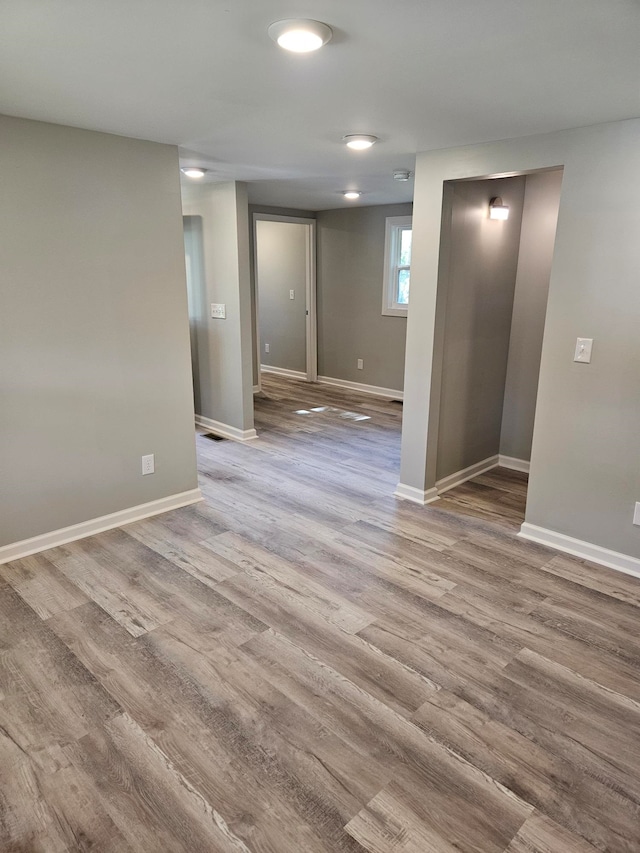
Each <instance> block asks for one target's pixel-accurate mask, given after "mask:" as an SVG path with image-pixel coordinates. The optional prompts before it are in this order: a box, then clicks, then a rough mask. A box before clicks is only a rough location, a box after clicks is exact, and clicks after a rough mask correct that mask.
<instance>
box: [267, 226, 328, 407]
mask: <svg viewBox="0 0 640 853" xmlns="http://www.w3.org/2000/svg"><path fill="white" fill-rule="evenodd" d="M259 221H267V222H285V223H286V222H292V223H298V224H301V225H306V226H307V239H306V276H305V279H306V281H305V311H306V316H305V326H306V329H305V331H306V362H307V382H317V381H318V319H317V307H316V220H315V219H312V218H310V217H303V216H281V215H279V214H273V213H254V214H253V280H254V288H255V294H254V296H255V309H256V331H255V336H254V345H255V349H254V352H255V354H256V356H257V359H256V360H257V369H258V384H257V385H256V386H254V391H261V390H262V373H261V370H260V355H261V353H260V295H259V286H258V226H257V223H258V222H259Z"/></svg>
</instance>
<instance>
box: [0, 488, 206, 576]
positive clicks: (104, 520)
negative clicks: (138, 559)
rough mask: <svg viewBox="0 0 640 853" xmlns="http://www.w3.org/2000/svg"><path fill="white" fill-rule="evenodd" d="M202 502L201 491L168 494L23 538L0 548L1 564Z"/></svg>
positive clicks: (193, 490)
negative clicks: (29, 537) (157, 498)
mask: <svg viewBox="0 0 640 853" xmlns="http://www.w3.org/2000/svg"><path fill="white" fill-rule="evenodd" d="M201 500H203V497H202V494H201V492H200V489H191V490H190V491H188V492H179V493H178V494H176V495H169V496H168V497H166V498H160V499H159V500H156V501H149V503H145V504H138V506H132V507H129V509H121V510H119V511H118V512H112V513H110V514H109V515H102V516H100V517H99V518H92V519H90V520H89V521H82V522H80V524H72V525H71V527H62V528H60V530H52V531H51V532H50V533H42V534H41V535H40V536H33V537H32V538H31V539H23V540H22V541H21V542H14V543H13V544H11V545H3V546H1V547H0V564H2V563H8V562H10V561H11V560H20V559H22V557H28V556H29V555H30V554H37V553H38V552H39V551H46V550H48V549H49V548H57V547H58V545H65V544H66V543H67V542H75V541H76V540H77V539H85V538H86V537H87V536H94V535H95V534H96V533H103V532H104V531H105V530H112V529H113V528H114V527H123V526H124V525H125V524H131V523H132V522H133V521H140V520H141V519H143V518H149V517H150V516H152V515H159V514H160V513H162V512H168V511H169V510H171V509H179V508H180V507H181V506H189V504H194V503H198V501H201Z"/></svg>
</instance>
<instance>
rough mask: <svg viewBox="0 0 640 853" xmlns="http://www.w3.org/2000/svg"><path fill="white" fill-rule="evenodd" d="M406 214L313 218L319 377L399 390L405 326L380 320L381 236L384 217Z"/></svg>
mask: <svg viewBox="0 0 640 853" xmlns="http://www.w3.org/2000/svg"><path fill="white" fill-rule="evenodd" d="M411 210H412V206H411V204H395V205H380V206H376V207H353V208H347V209H340V210H325V211H321V212H319V213H318V214H317V221H318V232H317V241H318V373H319V375H321V376H330V377H333V378H337V379H346V380H349V381H351V382H363V383H365V384H367V385H378V386H381V387H383V388H392V389H396V390H402V387H403V373H404V351H405V333H406V323H407V321H406V318H404V317H383V316H382V279H383V270H384V233H385V219H386V218H387V217H388V216H406V215H410V214H411ZM359 358H362V359H363V360H364V370H358V369H357V360H358V359H359Z"/></svg>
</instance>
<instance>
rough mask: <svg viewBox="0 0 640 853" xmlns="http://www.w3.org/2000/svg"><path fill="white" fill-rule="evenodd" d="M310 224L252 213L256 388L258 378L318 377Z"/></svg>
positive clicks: (312, 229) (258, 387) (312, 226)
mask: <svg viewBox="0 0 640 853" xmlns="http://www.w3.org/2000/svg"><path fill="white" fill-rule="evenodd" d="M315 226H316V223H315V220H313V219H304V218H302V217H288V216H276V215H270V214H264V213H256V214H254V218H253V227H254V259H253V260H254V269H255V303H254V304H255V336H256V340H255V351H256V356H257V357H256V362H257V364H256V368H257V371H256V376H255V377H254V378H255V379H256V382H255V383H254V390H257V391H259V390H261V387H262V381H261V375H262V373H263V372H266V373H275V374H279V375H281V376H288V377H290V378H294V379H305V380H306V381H308V382H315V381H316V380H317V377H318V354H317V326H316V250H315V239H316V238H315Z"/></svg>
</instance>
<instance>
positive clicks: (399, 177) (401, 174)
mask: <svg viewBox="0 0 640 853" xmlns="http://www.w3.org/2000/svg"><path fill="white" fill-rule="evenodd" d="M411 177H413V172H409V171H407V170H406V169H396V170H395V172H394V173H393V180H394V181H408V180H409V178H411Z"/></svg>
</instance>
